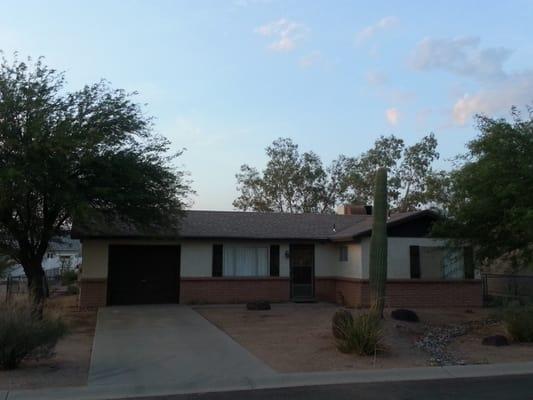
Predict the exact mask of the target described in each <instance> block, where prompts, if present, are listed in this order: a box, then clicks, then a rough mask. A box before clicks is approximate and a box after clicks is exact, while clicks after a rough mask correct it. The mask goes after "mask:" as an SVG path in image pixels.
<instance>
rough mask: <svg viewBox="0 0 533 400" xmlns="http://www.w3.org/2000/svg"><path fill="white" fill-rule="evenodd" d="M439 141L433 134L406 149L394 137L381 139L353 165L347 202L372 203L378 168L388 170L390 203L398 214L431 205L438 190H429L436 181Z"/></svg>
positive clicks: (399, 140) (348, 183) (401, 142)
mask: <svg viewBox="0 0 533 400" xmlns="http://www.w3.org/2000/svg"><path fill="white" fill-rule="evenodd" d="M437 144H438V143H437V139H436V138H435V135H433V134H430V135H428V136H425V137H423V138H422V140H420V142H418V143H415V144H414V145H412V146H405V143H404V141H403V140H402V139H400V138H397V137H395V136H394V135H391V136H388V137H384V136H381V137H380V138H379V139H378V140H376V142H375V143H374V147H373V148H371V149H370V150H368V151H367V152H365V153H363V154H361V155H360V156H359V157H357V158H355V159H353V161H352V162H351V166H352V169H351V170H350V171H349V173H348V182H347V186H348V191H347V195H346V197H347V199H348V200H349V201H351V202H353V203H358V204H371V203H372V201H373V195H374V176H375V173H376V171H377V170H378V168H387V169H388V171H389V180H388V196H387V197H388V202H389V204H390V206H391V208H392V209H394V210H396V211H401V212H405V211H411V210H415V209H417V208H419V207H420V206H422V205H424V204H426V203H428V202H431V201H432V200H433V197H434V196H437V195H438V193H437V192H436V189H437V187H436V186H433V187H432V189H433V190H432V191H429V190H428V184H429V182H430V181H434V180H435V179H436V178H435V175H438V174H439V173H438V172H435V171H434V170H433V169H432V163H433V161H435V160H436V159H438V158H439V153H438V152H437Z"/></svg>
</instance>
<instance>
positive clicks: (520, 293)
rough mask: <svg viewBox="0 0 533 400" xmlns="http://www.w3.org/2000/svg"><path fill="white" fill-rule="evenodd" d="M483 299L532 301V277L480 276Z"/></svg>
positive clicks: (508, 275) (509, 275) (510, 275)
mask: <svg viewBox="0 0 533 400" xmlns="http://www.w3.org/2000/svg"><path fill="white" fill-rule="evenodd" d="M481 278H482V282H483V297H484V298H485V300H486V301H490V300H491V299H494V298H500V299H516V300H520V301H528V302H529V301H532V300H533V275H532V276H530V275H513V274H487V273H485V274H482V276H481Z"/></svg>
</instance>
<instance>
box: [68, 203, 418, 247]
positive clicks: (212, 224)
mask: <svg viewBox="0 0 533 400" xmlns="http://www.w3.org/2000/svg"><path fill="white" fill-rule="evenodd" d="M427 213H428V212H427V211H416V212H410V213H401V214H394V215H392V216H391V218H390V219H389V222H388V223H390V224H398V223H401V222H403V221H408V220H411V219H413V218H416V217H418V216H422V215H427ZM176 225H177V226H176V227H175V228H173V229H166V230H164V231H163V230H157V231H153V230H152V232H151V233H147V232H143V231H139V230H138V229H136V228H134V227H132V226H131V225H128V224H124V223H120V222H115V223H103V222H102V221H100V222H93V223H91V224H85V225H83V226H81V225H76V224H74V227H73V229H72V237H74V238H114V237H115V238H142V237H144V238H146V237H153V238H174V237H179V238H228V239H293V240H298V239H307V240H338V241H342V240H350V239H352V238H354V237H357V236H361V235H365V234H370V231H371V228H372V216H371V215H337V214H289V213H259V212H242V211H195V210H190V211H185V212H184V214H183V218H182V219H181V221H180V223H179V225H178V224H176Z"/></svg>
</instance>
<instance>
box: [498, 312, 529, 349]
mask: <svg viewBox="0 0 533 400" xmlns="http://www.w3.org/2000/svg"><path fill="white" fill-rule="evenodd" d="M503 321H504V323H505V327H506V329H507V332H509V335H511V337H512V338H513V339H514V340H516V341H517V342H533V307H531V306H528V307H513V308H509V309H507V310H505V311H504V312H503Z"/></svg>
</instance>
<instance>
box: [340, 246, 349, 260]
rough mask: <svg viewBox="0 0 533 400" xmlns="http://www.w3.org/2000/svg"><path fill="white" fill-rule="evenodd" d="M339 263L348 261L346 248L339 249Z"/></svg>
mask: <svg viewBox="0 0 533 400" xmlns="http://www.w3.org/2000/svg"><path fill="white" fill-rule="evenodd" d="M339 261H348V246H341V247H339Z"/></svg>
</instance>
